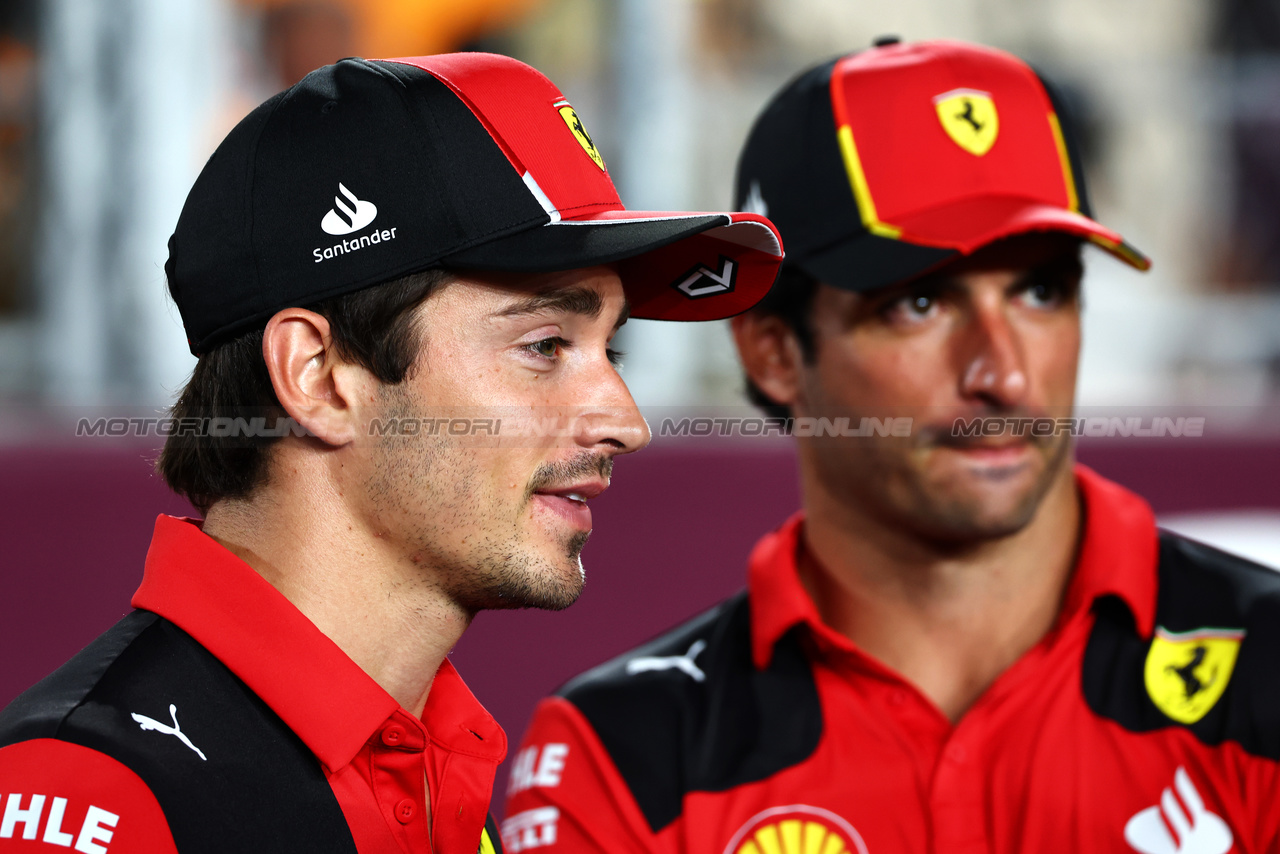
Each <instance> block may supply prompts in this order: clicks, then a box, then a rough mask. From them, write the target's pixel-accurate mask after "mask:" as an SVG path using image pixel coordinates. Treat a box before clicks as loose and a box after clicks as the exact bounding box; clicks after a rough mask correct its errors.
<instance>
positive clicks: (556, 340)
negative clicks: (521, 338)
mask: <svg viewBox="0 0 1280 854" xmlns="http://www.w3.org/2000/svg"><path fill="white" fill-rule="evenodd" d="M568 346H569V342H568V341H566V340H565V339H563V338H561V337H560V336H558V335H553V336H552V337H550V338H543V339H541V340H538V341H534V342H532V343H530V344H525V345H524V347H523V349H524V350H525V352H527V353H529V354H530V355H533V356H536V357H538V358H541V359H546V360H547V361H552V362H554V361H555V360H556V359H557V358H559V357H560V356H561V355H562V354H563V352H564V350H565V349H566V348H567V347H568Z"/></svg>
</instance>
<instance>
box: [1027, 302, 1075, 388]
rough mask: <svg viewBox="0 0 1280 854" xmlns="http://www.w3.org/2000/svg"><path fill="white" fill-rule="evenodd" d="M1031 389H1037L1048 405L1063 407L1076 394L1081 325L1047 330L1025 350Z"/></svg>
mask: <svg viewBox="0 0 1280 854" xmlns="http://www.w3.org/2000/svg"><path fill="white" fill-rule="evenodd" d="M1027 352H1028V355H1029V356H1030V357H1031V358H1030V359H1029V365H1030V371H1031V377H1030V379H1031V382H1032V388H1036V387H1038V388H1040V389H1042V390H1043V393H1044V394H1045V395H1046V397H1047V398H1048V399H1047V400H1046V402H1048V403H1063V402H1065V401H1067V400H1069V399H1070V398H1071V397H1072V396H1074V394H1075V386H1076V372H1077V370H1078V368H1079V364H1080V325H1079V323H1078V322H1066V321H1064V322H1063V323H1062V324H1061V325H1060V326H1053V327H1049V328H1047V329H1045V330H1043V331H1042V334H1041V335H1039V336H1037V337H1036V339H1035V340H1034V343H1033V344H1032V345H1031V346H1030V347H1028V348H1027Z"/></svg>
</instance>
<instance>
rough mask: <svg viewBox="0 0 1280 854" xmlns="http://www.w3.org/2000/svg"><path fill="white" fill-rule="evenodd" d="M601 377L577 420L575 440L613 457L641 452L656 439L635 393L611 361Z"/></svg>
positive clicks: (594, 382) (603, 367)
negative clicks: (651, 440)
mask: <svg viewBox="0 0 1280 854" xmlns="http://www.w3.org/2000/svg"><path fill="white" fill-rule="evenodd" d="M597 373H598V375H597V376H596V378H595V379H594V381H593V382H592V383H591V388H592V389H593V394H592V401H591V403H589V404H587V405H585V406H583V407H581V409H580V410H579V411H578V413H577V417H576V418H575V424H576V425H577V429H576V431H575V437H574V438H575V440H576V441H577V443H578V445H579V446H581V447H584V448H590V449H592V450H596V451H601V452H604V453H606V454H608V455H609V456H615V455H617V454H630V453H634V452H635V451H638V450H640V449H641V448H643V447H644V446H645V445H647V444H649V440H650V438H652V437H651V434H650V432H649V424H648V423H647V422H646V421H645V420H644V416H642V415H641V414H640V408H639V407H638V406H636V402H635V400H634V399H632V397H631V391H630V390H629V389H628V388H627V384H626V383H625V382H623V380H622V377H621V376H620V375H619V374H618V372H617V370H616V369H614V367H613V365H611V364H609V363H608V362H607V361H605V362H604V364H603V365H601V366H600V370H599V371H598V372H597Z"/></svg>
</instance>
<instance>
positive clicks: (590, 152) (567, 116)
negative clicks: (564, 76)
mask: <svg viewBox="0 0 1280 854" xmlns="http://www.w3.org/2000/svg"><path fill="white" fill-rule="evenodd" d="M555 106H556V108H557V109H558V110H559V111H560V118H562V119H564V123H565V124H566V125H568V126H569V130H570V131H571V132H572V133H573V138H574V139H576V140H577V141H578V145H581V146H582V150H583V151H585V152H586V153H587V156H588V157H590V158H591V160H592V161H593V162H594V163H595V164H596V165H597V166H599V167H600V170H601V171H604V158H603V157H601V156H600V152H599V151H597V150H596V144H595V143H594V142H592V141H591V134H589V133H587V129H586V128H584V127H583V126H582V119H580V118H578V114H577V113H576V112H575V111H574V109H573V107H570V106H569V103H568V102H567V101H557V102H556V105H555Z"/></svg>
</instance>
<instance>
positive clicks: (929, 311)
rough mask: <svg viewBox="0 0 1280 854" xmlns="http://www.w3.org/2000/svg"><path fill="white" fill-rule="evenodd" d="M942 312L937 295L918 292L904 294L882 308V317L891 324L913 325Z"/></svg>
mask: <svg viewBox="0 0 1280 854" xmlns="http://www.w3.org/2000/svg"><path fill="white" fill-rule="evenodd" d="M939 311H940V300H939V299H938V296H937V294H934V293H928V292H916V293H908V294H904V295H902V296H900V297H898V298H897V299H893V300H890V301H889V302H886V303H885V304H884V305H882V306H881V307H880V314H881V316H882V317H883V318H884V319H885V320H887V321H888V322H890V323H895V324H901V325H913V324H917V323H923V322H925V321H926V320H930V319H932V318H933V317H935V316H936V315H937V314H938V312H939Z"/></svg>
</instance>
